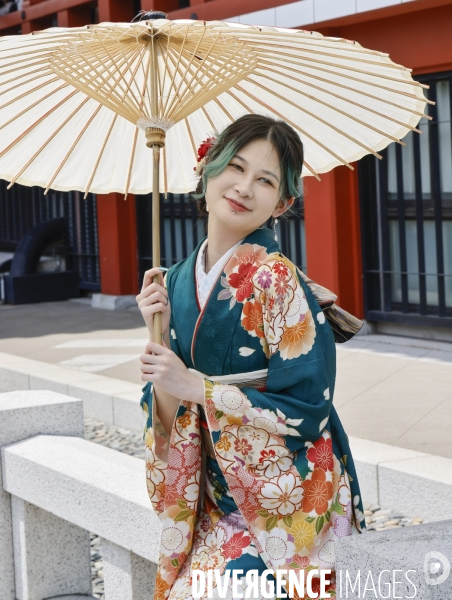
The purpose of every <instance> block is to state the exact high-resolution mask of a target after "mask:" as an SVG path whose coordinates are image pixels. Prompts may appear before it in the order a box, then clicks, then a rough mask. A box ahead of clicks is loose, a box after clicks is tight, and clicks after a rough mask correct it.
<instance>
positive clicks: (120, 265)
mask: <svg viewBox="0 0 452 600" xmlns="http://www.w3.org/2000/svg"><path fill="white" fill-rule="evenodd" d="M97 224H98V231H99V264H100V285H101V291H102V293H103V294H112V295H114V296H122V295H127V294H137V293H138V258H137V231H136V216H135V197H134V196H131V195H129V196H127V200H124V196H123V194H105V195H99V196H97Z"/></svg>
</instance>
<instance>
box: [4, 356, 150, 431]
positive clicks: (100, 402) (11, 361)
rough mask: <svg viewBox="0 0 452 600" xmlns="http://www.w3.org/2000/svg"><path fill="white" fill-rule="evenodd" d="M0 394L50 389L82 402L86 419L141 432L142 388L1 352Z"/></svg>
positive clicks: (119, 380)
mask: <svg viewBox="0 0 452 600" xmlns="http://www.w3.org/2000/svg"><path fill="white" fill-rule="evenodd" d="M0 365H1V367H0V392H9V391H13V390H36V389H39V390H51V391H53V392H57V393H59V394H67V395H68V396H72V397H74V398H79V399H80V400H83V409H84V413H85V416H86V417H91V418H93V419H99V420H100V421H105V423H109V424H114V425H117V426H118V427H124V428H126V429H136V430H137V431H139V430H140V429H141V410H140V407H139V403H140V399H141V396H142V391H141V390H142V385H140V384H136V383H130V382H128V381H124V380H123V379H114V378H113V377H106V376H105V375H97V374H95V373H85V372H83V371H76V370H75V369H68V368H67V367H62V366H60V365H54V364H50V363H46V362H43V361H39V360H33V359H30V358H23V357H21V356H16V355H14V354H8V353H6V352H0Z"/></svg>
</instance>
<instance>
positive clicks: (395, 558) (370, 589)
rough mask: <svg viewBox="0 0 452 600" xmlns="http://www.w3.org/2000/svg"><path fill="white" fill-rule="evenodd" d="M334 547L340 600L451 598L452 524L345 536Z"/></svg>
mask: <svg viewBox="0 0 452 600" xmlns="http://www.w3.org/2000/svg"><path fill="white" fill-rule="evenodd" d="M335 549H336V571H337V588H336V590H337V594H338V597H339V598H350V599H355V598H365V597H372V598H416V600H446V599H449V598H452V576H451V575H450V563H451V561H452V521H438V522H436V523H428V524H426V525H419V526H416V527H405V528H401V529H391V530H389V531H381V532H376V533H365V534H363V535H359V536H351V537H347V538H341V539H339V541H338V542H337V543H336V544H335ZM397 582H399V583H397ZM352 587H353V588H354V591H352ZM365 588H367V591H365ZM374 589H375V591H374Z"/></svg>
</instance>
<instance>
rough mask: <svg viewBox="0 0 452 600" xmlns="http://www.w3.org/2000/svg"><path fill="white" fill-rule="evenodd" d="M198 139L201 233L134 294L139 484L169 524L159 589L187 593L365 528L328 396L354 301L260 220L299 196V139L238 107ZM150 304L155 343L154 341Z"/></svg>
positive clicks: (305, 564) (297, 564) (328, 553)
mask: <svg viewBox="0 0 452 600" xmlns="http://www.w3.org/2000/svg"><path fill="white" fill-rule="evenodd" d="M209 144H211V146H210V147H209ZM206 149H208V152H207V155H206V156H205V158H204V159H203V160H202V161H201V164H200V166H199V168H198V172H199V175H200V182H199V185H198V189H197V192H198V194H197V198H198V205H199V208H200V210H201V212H207V213H208V235H207V239H205V240H203V241H202V242H201V243H200V244H198V246H197V248H196V249H195V250H194V252H193V253H192V254H191V256H189V257H188V258H187V259H185V260H183V261H181V262H180V263H178V264H176V265H174V266H173V267H171V269H170V270H169V271H168V273H167V275H166V278H165V279H166V281H165V285H162V284H163V281H161V285H158V284H154V283H151V281H152V277H153V276H154V275H155V274H156V273H157V272H158V269H151V270H150V271H148V272H147V273H146V275H145V278H144V283H143V289H142V292H141V293H140V294H139V296H137V301H138V304H139V307H140V309H141V311H142V314H143V317H144V319H145V322H146V324H147V326H148V328H149V332H150V336H151V341H150V342H149V344H148V345H147V348H146V353H145V354H144V355H143V356H142V357H141V361H142V369H141V370H142V373H143V375H142V380H143V381H147V382H152V384H153V385H152V386H151V383H147V384H146V386H145V388H144V390H143V391H144V396H143V398H142V401H141V405H142V408H143V410H144V412H145V416H146V422H145V441H146V451H147V458H146V470H147V482H148V491H149V495H150V498H151V501H152V504H153V507H154V510H155V511H156V512H157V514H158V515H159V516H160V518H161V519H162V526H163V530H162V541H161V548H160V561H159V567H158V573H157V579H156V591H155V596H154V598H155V599H156V600H163V599H166V598H170V599H171V600H176V599H177V600H187V599H190V598H191V597H192V587H191V585H192V571H193V570H195V569H198V570H203V571H208V570H218V571H219V572H220V573H225V572H226V571H227V569H229V570H231V573H232V570H235V569H242V574H243V576H245V575H246V573H247V572H248V571H251V570H258V572H259V573H261V574H262V573H263V572H264V571H265V570H266V569H272V570H274V571H276V570H277V569H286V570H295V571H298V572H299V571H301V570H305V571H308V570H310V569H311V568H312V567H315V568H324V569H333V570H334V540H336V539H337V538H338V537H340V536H344V535H351V534H352V533H353V532H357V531H360V530H361V529H362V528H363V527H364V521H363V514H362V504H361V499H360V493H359V488H358V483H357V478H356V473H355V469H354V466H353V460H352V458H351V455H350V448H349V445H348V441H347V437H346V435H345V432H344V430H343V428H342V425H341V423H340V421H339V418H338V416H337V413H336V411H335V409H334V407H333V406H332V400H333V392H334V384H335V375H336V357H335V338H334V334H333V330H332V327H331V325H330V321H331V323H332V324H333V327H334V329H335V330H337V332H338V333H339V331H340V327H339V326H338V323H340V322H342V323H343V324H344V322H345V321H346V320H347V315H346V314H345V313H343V312H342V313H341V314H339V309H338V308H337V307H335V306H334V305H332V302H333V301H334V299H335V296H334V295H332V294H331V293H329V292H328V291H327V290H325V289H324V288H320V287H319V286H316V285H315V284H314V283H313V282H310V281H309V280H308V279H307V278H306V277H305V276H304V275H303V274H302V273H301V272H300V271H298V270H297V268H296V267H295V266H294V265H293V264H292V263H291V262H290V261H289V260H288V259H287V258H286V257H285V256H283V255H282V254H281V253H280V249H279V246H278V243H277V241H276V234H275V235H273V232H272V231H271V230H269V229H267V228H265V223H266V222H267V220H268V219H269V218H270V217H273V219H276V218H278V217H280V216H281V215H282V214H283V213H284V212H286V211H287V210H288V208H290V206H291V205H292V204H293V202H294V198H295V197H297V196H298V195H299V190H298V185H299V181H300V175H301V169H302V165H303V147H302V143H301V141H300V139H299V137H298V135H297V134H296V132H295V131H294V130H293V129H292V128H291V127H290V126H289V125H287V124H286V123H284V122H282V121H275V120H274V119H271V118H269V117H264V116H258V115H247V116H244V117H241V118H240V119H238V120H237V121H235V122H234V123H232V124H231V125H230V126H229V127H227V128H226V129H225V130H224V131H223V133H222V134H220V135H219V136H218V139H216V140H208V141H207V143H206V144H205V146H204V150H206ZM308 284H309V285H308ZM311 287H312V288H313V289H314V291H315V293H316V296H314V294H313V292H312V291H311ZM316 297H317V298H318V300H319V302H321V303H322V304H323V308H324V309H327V310H328V311H329V312H330V315H329V319H330V320H326V319H325V313H324V312H323V311H322V309H321V308H320V306H319V303H318V302H317V300H316ZM158 311H159V312H162V329H163V332H164V334H163V337H164V345H163V346H160V345H158V344H156V343H155V342H153V341H152V331H153V328H152V325H153V315H154V314H155V312H158ZM348 320H349V322H352V321H353V317H350V318H349V319H348ZM348 329H349V331H351V330H353V324H352V326H351V327H348ZM346 330H347V324H346V323H345V325H344V327H343V328H342V333H344V335H345V336H346V337H350V335H351V334H350V332H349V333H347V331H346ZM356 330H357V328H356V327H355V329H354V331H355V332H356ZM170 348H171V349H170ZM215 583H216V582H215V580H214V582H213V586H214V587H213V597H219V596H218V590H217V588H216V587H215ZM223 583H224V580H223ZM239 590H240V588H239ZM228 593H229V595H228V596H227V597H229V598H233V597H234V595H233V594H232V591H231V588H230V587H229V591H228ZM204 597H208V596H207V592H206V595H205V596H204ZM220 597H221V596H220ZM223 597H224V596H223ZM236 597H237V596H236ZM267 597H268V596H267ZM294 597H298V596H294Z"/></svg>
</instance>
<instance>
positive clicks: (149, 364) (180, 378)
mask: <svg viewBox="0 0 452 600" xmlns="http://www.w3.org/2000/svg"><path fill="white" fill-rule="evenodd" d="M145 352H146V354H142V355H141V357H140V360H141V372H142V373H143V375H142V376H141V379H142V381H152V383H154V384H155V385H156V386H157V387H159V388H161V389H162V390H163V391H165V392H166V393H167V394H171V395H172V396H175V397H176V398H180V399H181V400H188V401H189V402H196V403H197V404H204V382H203V380H202V379H199V377H196V375H193V374H192V373H190V371H189V370H188V369H187V367H186V366H185V365H184V363H183V362H182V361H181V359H180V358H179V357H178V356H177V355H176V354H174V352H173V351H172V350H170V349H169V348H167V346H166V345H164V346H160V345H159V344H156V343H155V342H149V343H148V344H147V345H146V349H145Z"/></svg>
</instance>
